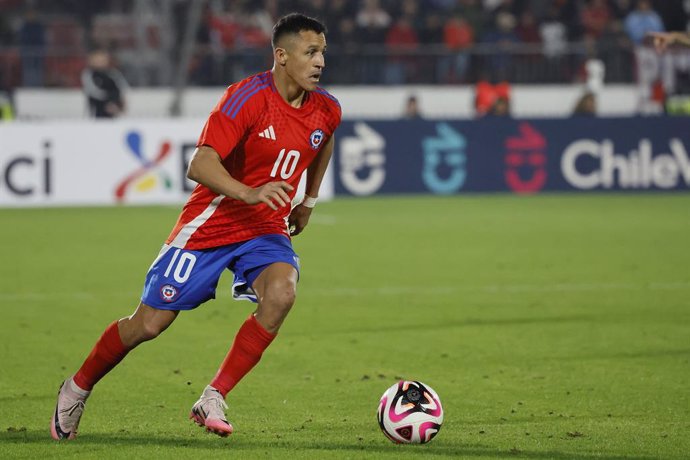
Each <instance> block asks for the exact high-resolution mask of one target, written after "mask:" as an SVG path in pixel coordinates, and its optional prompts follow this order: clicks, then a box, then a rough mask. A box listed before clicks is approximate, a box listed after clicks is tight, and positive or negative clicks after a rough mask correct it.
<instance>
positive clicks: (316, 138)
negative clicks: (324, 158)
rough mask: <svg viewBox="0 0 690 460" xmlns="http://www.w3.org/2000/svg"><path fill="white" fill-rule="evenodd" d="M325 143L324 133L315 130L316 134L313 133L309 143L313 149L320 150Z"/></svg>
mask: <svg viewBox="0 0 690 460" xmlns="http://www.w3.org/2000/svg"><path fill="white" fill-rule="evenodd" d="M322 141H323V131H321V130H320V129H315V130H314V132H312V133H311V135H310V136H309V143H310V144H311V148H313V149H314V150H316V149H318V148H319V147H320V146H321V142H322Z"/></svg>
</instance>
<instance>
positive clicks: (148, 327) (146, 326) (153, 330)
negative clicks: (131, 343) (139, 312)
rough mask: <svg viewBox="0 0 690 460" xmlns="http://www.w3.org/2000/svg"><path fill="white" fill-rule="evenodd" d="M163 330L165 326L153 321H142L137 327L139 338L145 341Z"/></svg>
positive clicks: (153, 337)
mask: <svg viewBox="0 0 690 460" xmlns="http://www.w3.org/2000/svg"><path fill="white" fill-rule="evenodd" d="M164 330H165V326H163V325H161V324H158V323H156V322H154V321H147V322H144V323H143V324H142V325H141V327H140V328H139V340H141V341H142V342H146V341H148V340H153V339H155V338H156V337H158V336H159V335H160V334H161V332H163V331H164Z"/></svg>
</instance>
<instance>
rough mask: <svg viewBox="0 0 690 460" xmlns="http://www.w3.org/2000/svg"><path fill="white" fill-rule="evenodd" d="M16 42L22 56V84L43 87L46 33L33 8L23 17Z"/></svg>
mask: <svg viewBox="0 0 690 460" xmlns="http://www.w3.org/2000/svg"><path fill="white" fill-rule="evenodd" d="M18 42H19V49H20V53H21V56H22V84H23V85H24V86H43V64H44V58H45V46H46V31H45V26H44V25H43V22H42V21H41V20H40V19H39V17H38V13H37V12H36V10H35V9H33V8H30V9H28V10H27V12H26V14H25V16H24V21H23V22H22V25H21V27H20V29H19V40H18Z"/></svg>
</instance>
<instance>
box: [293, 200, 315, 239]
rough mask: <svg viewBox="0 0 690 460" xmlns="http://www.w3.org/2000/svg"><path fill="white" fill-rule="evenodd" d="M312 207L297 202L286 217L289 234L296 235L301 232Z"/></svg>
mask: <svg viewBox="0 0 690 460" xmlns="http://www.w3.org/2000/svg"><path fill="white" fill-rule="evenodd" d="M312 209H313V208H308V207H306V206H302V205H301V204H298V205H297V206H295V207H294V209H293V210H292V212H291V213H290V217H288V229H289V230H290V236H297V235H299V234H300V233H302V230H304V227H306V226H307V223H309V217H311V211H312Z"/></svg>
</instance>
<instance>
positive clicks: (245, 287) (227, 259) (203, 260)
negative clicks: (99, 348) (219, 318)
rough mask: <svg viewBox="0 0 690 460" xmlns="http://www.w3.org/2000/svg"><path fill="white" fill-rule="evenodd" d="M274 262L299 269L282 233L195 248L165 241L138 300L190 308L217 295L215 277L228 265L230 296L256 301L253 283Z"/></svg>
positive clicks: (162, 306) (163, 307) (171, 307)
mask: <svg viewBox="0 0 690 460" xmlns="http://www.w3.org/2000/svg"><path fill="white" fill-rule="evenodd" d="M276 262H285V263H287V264H290V265H292V266H293V267H295V269H296V270H297V272H298V273H299V257H297V254H295V251H294V250H293V249H292V244H291V243H290V240H289V239H288V238H287V237H285V236H282V235H264V236H260V237H258V238H254V239H252V240H249V241H243V242H241V243H235V244H230V245H227V246H221V247H218V248H211V249H201V250H197V251H193V250H188V249H181V248H175V247H172V246H170V245H167V244H166V245H163V249H161V252H160V253H159V254H158V257H156V260H154V261H153V264H152V265H151V268H149V271H148V273H147V274H146V284H145V285H144V292H143V293H142V295H141V301H142V302H143V303H145V304H146V305H149V306H151V307H154V308H158V309H161V310H191V309H193V308H196V307H198V306H199V305H201V304H202V303H204V302H206V301H207V300H210V299H215V298H216V287H217V286H218V279H219V278H220V275H221V274H222V273H223V270H225V269H226V268H227V269H228V270H231V271H232V272H233V273H234V275H235V280H234V282H233V283H232V295H233V297H234V298H235V299H238V300H240V299H244V300H251V301H252V302H256V301H257V300H256V295H255V294H254V291H253V290H252V285H253V284H254V281H255V280H256V278H257V277H258V276H259V274H260V273H261V272H262V271H263V269H264V268H266V267H268V266H269V265H271V264H273V263H276Z"/></svg>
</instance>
